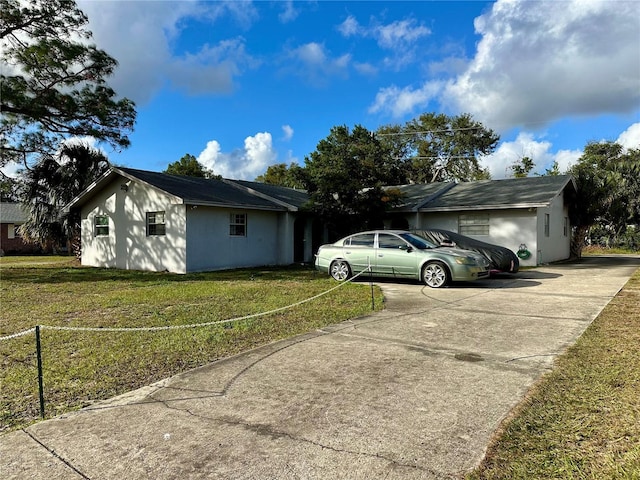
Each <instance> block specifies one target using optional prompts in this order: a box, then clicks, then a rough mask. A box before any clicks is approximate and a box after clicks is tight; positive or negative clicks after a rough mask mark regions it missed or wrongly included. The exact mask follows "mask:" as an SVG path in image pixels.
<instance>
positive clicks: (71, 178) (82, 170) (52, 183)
mask: <svg viewBox="0 0 640 480" xmlns="http://www.w3.org/2000/svg"><path fill="white" fill-rule="evenodd" d="M109 166H110V165H109V160H108V159H107V157H106V156H105V155H104V154H103V153H102V152H100V151H99V150H97V149H96V148H93V147H91V146H89V145H88V144H79V143H73V144H64V145H63V146H62V148H61V149H60V151H59V152H58V153H57V154H56V155H55V156H53V155H49V154H43V155H42V156H41V158H40V160H39V161H38V162H37V163H36V164H35V165H34V166H33V167H31V168H29V169H27V170H26V172H25V173H24V175H23V183H22V188H21V191H20V200H21V202H22V204H23V205H24V207H25V209H26V212H27V220H26V221H25V223H23V224H22V225H21V226H20V230H21V235H22V237H23V238H24V239H25V240H26V241H28V242H31V243H35V244H37V245H40V246H42V247H43V248H48V247H57V246H60V245H63V244H64V243H65V242H66V240H67V239H70V240H71V241H72V246H73V247H74V249H78V248H79V237H80V217H79V214H78V212H74V211H72V212H65V211H63V208H64V207H65V206H66V205H67V204H68V203H69V202H70V201H71V200H73V199H74V198H75V197H76V196H77V195H78V194H80V193H81V192H83V191H84V190H85V189H86V188H87V187H88V186H89V185H91V183H92V182H93V181H94V180H96V179H97V178H98V177H99V176H100V175H102V174H103V173H105V172H106V171H107V170H108V169H109Z"/></svg>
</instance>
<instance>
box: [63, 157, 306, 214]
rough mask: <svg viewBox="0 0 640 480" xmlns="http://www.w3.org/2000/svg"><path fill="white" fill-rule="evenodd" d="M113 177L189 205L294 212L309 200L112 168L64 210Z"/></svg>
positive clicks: (294, 193)
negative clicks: (170, 196)
mask: <svg viewBox="0 0 640 480" xmlns="http://www.w3.org/2000/svg"><path fill="white" fill-rule="evenodd" d="M115 175H120V176H123V177H125V178H128V179H130V180H134V181H137V182H141V183H144V184H146V185H149V186H151V187H154V188H156V189H158V190H161V191H163V192H165V193H167V194H169V195H172V196H174V197H176V198H177V199H179V200H180V201H181V202H182V203H185V204H192V205H212V206H221V207H229V208H238V207H240V208H248V209H258V210H291V211H295V210H297V209H298V208H299V207H300V206H302V205H303V204H305V203H306V202H307V201H308V199H309V196H308V195H307V193H306V192H304V191H301V190H295V189H292V188H286V187H279V186H276V185H266V184H262V183H257V182H247V181H244V180H226V179H216V178H211V179H209V178H200V177H188V176H184V175H170V174H167V173H160V172H150V171H147V170H137V169H134V168H126V167H113V168H112V169H111V170H110V171H109V172H107V173H106V174H105V175H103V176H102V177H101V178H99V179H98V180H96V182H94V183H93V184H92V185H91V186H90V187H89V188H88V189H87V190H85V191H84V192H83V193H81V194H80V195H78V196H77V197H76V198H75V199H74V200H72V201H71V203H69V205H67V207H66V208H74V207H78V206H80V205H82V204H83V203H84V202H85V201H87V199H89V198H90V197H91V196H93V195H94V194H95V192H97V191H99V190H100V189H101V188H102V186H103V185H106V184H107V183H108V182H111V181H112V180H113V178H114V176H115Z"/></svg>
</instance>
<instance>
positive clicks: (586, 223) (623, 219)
mask: <svg viewBox="0 0 640 480" xmlns="http://www.w3.org/2000/svg"><path fill="white" fill-rule="evenodd" d="M569 173H571V174H572V175H573V176H574V178H575V180H576V184H577V187H578V193H577V198H576V208H575V209H574V210H573V214H572V219H571V221H572V224H573V225H574V227H575V232H574V237H573V238H574V243H573V245H572V254H574V255H575V256H578V257H580V255H581V251H582V248H583V246H584V241H585V238H586V237H587V233H588V231H589V229H590V228H591V227H593V226H594V225H598V226H600V227H601V228H603V229H604V230H606V231H608V232H610V234H611V235H612V236H613V237H616V236H618V235H620V233H622V232H623V231H624V230H626V227H627V225H630V224H639V223H640V149H632V150H628V151H625V150H624V149H623V147H622V146H621V145H620V144H618V143H614V142H592V143H589V144H588V145H587V146H586V147H585V149H584V153H583V155H582V156H581V157H580V159H579V160H578V163H577V164H576V165H574V166H573V167H572V168H571V169H570V171H569Z"/></svg>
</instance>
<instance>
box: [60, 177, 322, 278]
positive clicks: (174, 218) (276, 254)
mask: <svg viewBox="0 0 640 480" xmlns="http://www.w3.org/2000/svg"><path fill="white" fill-rule="evenodd" d="M307 201H308V196H307V194H306V193H305V192H303V191H299V190H295V189H290V188H286V187H276V186H271V185H266V184H261V183H256V182H245V181H233V180H225V179H204V178H197V177H186V176H180V175H168V174H164V173H157V172H149V171H144V170H135V169H130V168H115V167H114V168H112V169H111V170H109V171H108V172H107V173H105V174H104V175H103V176H102V177H100V178H99V179H98V180H97V181H96V182H94V183H93V184H92V185H91V186H90V187H89V188H87V189H86V190H85V191H84V192H83V193H82V194H80V195H79V196H78V197H76V198H75V199H74V200H73V201H72V202H71V203H70V204H69V205H68V206H67V208H68V209H73V208H75V209H78V210H79V212H80V217H81V232H82V233H81V241H82V257H81V263H82V265H87V266H94V267H108V268H122V269H131V270H147V271H168V272H174V273H189V272H199V271H207V270H221V269H227V268H238V267H253V266H263V265H288V264H291V263H294V262H298V261H299V262H311V261H312V259H313V251H312V250H313V247H312V240H313V227H314V223H313V222H312V220H311V219H310V218H309V217H308V216H307V215H306V214H304V213H303V212H301V211H300V207H302V205H304V204H305V203H306V202H307ZM316 236H317V235H316Z"/></svg>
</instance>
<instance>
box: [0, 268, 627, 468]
mask: <svg viewBox="0 0 640 480" xmlns="http://www.w3.org/2000/svg"><path fill="white" fill-rule="evenodd" d="M639 266H640V257H637V256H636V257H618V256H610V257H590V258H585V259H584V260H583V261H582V262H580V263H575V264H564V265H554V266H548V267H543V268H539V269H536V270H529V271H523V272H521V273H519V274H517V275H515V276H507V277H502V278H497V279H490V280H483V281H481V282H477V283H474V284H465V285H456V286H453V287H451V288H446V289H438V290H434V289H430V288H428V287H423V286H422V285H418V284H415V283H391V282H388V283H382V284H381V286H382V289H383V291H384V294H385V296H386V298H387V308H386V309H385V310H384V311H383V312H380V313H376V314H373V315H370V316H367V317H364V318H360V319H357V320H353V321H348V322H344V323H342V324H339V325H335V326H332V327H329V328H326V329H324V330H322V331H315V332H311V333H309V334H307V335H303V336H300V337H296V338H294V339H290V340H287V341H282V342H278V343H275V344H271V345H268V346H265V347H263V348H259V349H256V350H252V351H250V352H246V353H244V354H241V355H238V356H236V357H233V358H229V359H227V360H224V361H219V362H216V363H214V364H211V365H207V366H205V367H202V368H199V369H196V370H193V371H190V372H187V373H184V374H181V375H177V376H175V377H172V378H169V379H167V380H164V381H162V382H159V383H157V384H155V385H151V386H149V387H145V388H142V389H140V390H137V391H134V392H131V393H129V394H127V395H123V396H120V397H117V398H114V399H112V400H110V401H106V402H103V403H100V404H97V405H94V406H92V407H91V408H87V409H84V410H82V411H79V412H75V413H71V414H67V415H64V416H61V417H58V418H55V419H52V420H48V421H44V422H40V423H37V424H35V425H32V426H31V427H29V428H26V429H25V430H20V431H15V432H11V433H8V434H5V435H3V436H1V437H0V478H2V479H4V480H8V479H34V480H37V479H46V480H53V479H65V480H67V479H87V478H88V479H189V478H194V479H200V478H202V479H374V478H380V479H446V478H456V477H457V476H459V475H460V474H462V473H463V472H465V471H467V470H469V469H471V468H473V467H474V466H475V465H477V464H478V463H479V462H480V460H481V459H482V457H483V454H484V451H485V448H486V446H487V444H488V442H489V440H490V437H491V435H492V433H493V432H494V431H495V429H496V428H497V427H498V425H499V423H500V421H501V420H502V419H503V418H504V417H505V416H506V415H507V413H508V412H509V411H510V410H511V409H512V408H513V407H514V406H515V405H516V404H517V403H518V402H519V401H520V400H521V398H522V397H523V395H524V394H525V392H526V391H527V389H528V388H529V387H530V386H531V384H532V383H533V382H534V381H535V380H536V379H538V378H539V377H540V376H541V375H542V374H543V373H544V372H545V371H547V370H548V369H549V368H550V367H551V365H552V362H553V360H554V358H555V356H556V355H558V354H559V353H561V352H562V351H563V350H564V349H565V348H566V347H567V346H568V345H570V344H571V343H573V342H574V341H575V339H576V338H577V337H578V336H579V335H580V334H581V333H582V332H583V331H584V329H585V328H586V327H587V326H588V325H589V323H590V322H591V321H592V320H593V319H594V318H595V317H596V316H597V315H598V314H599V312H600V311H601V310H602V308H603V307H604V306H605V305H606V304H607V303H608V302H609V300H610V299H611V298H612V297H614V296H615V295H616V293H617V292H618V291H619V289H620V288H621V287H622V286H624V284H625V283H626V281H627V280H628V278H629V277H630V276H631V275H632V274H633V272H634V271H635V270H636V269H637V268H638V267H639Z"/></svg>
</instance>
